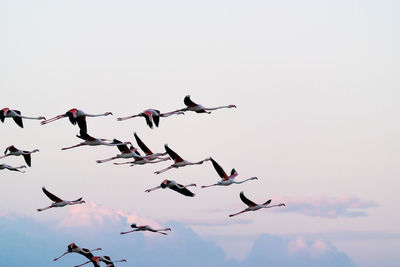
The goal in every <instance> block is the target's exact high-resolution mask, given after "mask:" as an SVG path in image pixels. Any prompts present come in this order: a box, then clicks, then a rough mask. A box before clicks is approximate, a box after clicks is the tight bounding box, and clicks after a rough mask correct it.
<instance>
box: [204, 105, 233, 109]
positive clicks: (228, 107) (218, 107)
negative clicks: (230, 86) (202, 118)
mask: <svg viewBox="0 0 400 267" xmlns="http://www.w3.org/2000/svg"><path fill="white" fill-rule="evenodd" d="M221 108H230V106H229V105H228V106H220V107H215V108H204V109H205V110H216V109H221Z"/></svg>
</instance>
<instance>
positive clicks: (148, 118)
mask: <svg viewBox="0 0 400 267" xmlns="http://www.w3.org/2000/svg"><path fill="white" fill-rule="evenodd" d="M143 116H144V118H145V119H146V123H147V125H148V126H149V127H150V128H151V129H153V123H152V122H151V120H150V116H148V115H147V114H144V115H143Z"/></svg>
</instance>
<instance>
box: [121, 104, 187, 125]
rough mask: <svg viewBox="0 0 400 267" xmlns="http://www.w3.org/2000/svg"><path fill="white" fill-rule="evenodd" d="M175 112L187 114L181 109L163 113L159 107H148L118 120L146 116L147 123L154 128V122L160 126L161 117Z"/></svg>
mask: <svg viewBox="0 0 400 267" xmlns="http://www.w3.org/2000/svg"><path fill="white" fill-rule="evenodd" d="M174 114H185V113H184V112H182V111H180V110H174V111H171V112H166V113H161V112H160V111H159V110H157V109H146V110H145V111H143V112H140V113H139V114H136V115H132V116H128V117H121V118H117V120H118V121H123V120H127V119H132V118H135V117H144V118H145V119H146V123H147V125H148V126H149V127H150V128H151V129H153V122H154V124H155V125H156V127H158V124H159V123H160V117H163V118H164V117H169V116H171V115H174Z"/></svg>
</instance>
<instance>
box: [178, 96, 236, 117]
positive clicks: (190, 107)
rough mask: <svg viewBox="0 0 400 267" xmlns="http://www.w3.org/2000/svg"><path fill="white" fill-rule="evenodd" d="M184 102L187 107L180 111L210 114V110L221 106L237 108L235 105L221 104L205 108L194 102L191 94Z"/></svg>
mask: <svg viewBox="0 0 400 267" xmlns="http://www.w3.org/2000/svg"><path fill="white" fill-rule="evenodd" d="M183 102H184V103H185V105H186V108H183V109H180V111H194V112H196V113H208V114H210V113H211V112H210V111H208V110H216V109H221V108H236V106H235V105H227V106H220V107H215V108H205V107H204V106H202V105H200V104H196V103H195V102H193V101H192V100H191V99H190V95H187V96H185V99H184V100H183Z"/></svg>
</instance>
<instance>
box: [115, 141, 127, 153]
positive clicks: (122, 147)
mask: <svg viewBox="0 0 400 267" xmlns="http://www.w3.org/2000/svg"><path fill="white" fill-rule="evenodd" d="M112 143H113V144H120V145H117V148H118V150H119V151H120V152H121V153H129V152H131V151H130V149H129V147H128V146H127V145H125V144H123V143H122V142H121V141H119V140H117V139H115V138H114V139H113V142H112Z"/></svg>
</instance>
